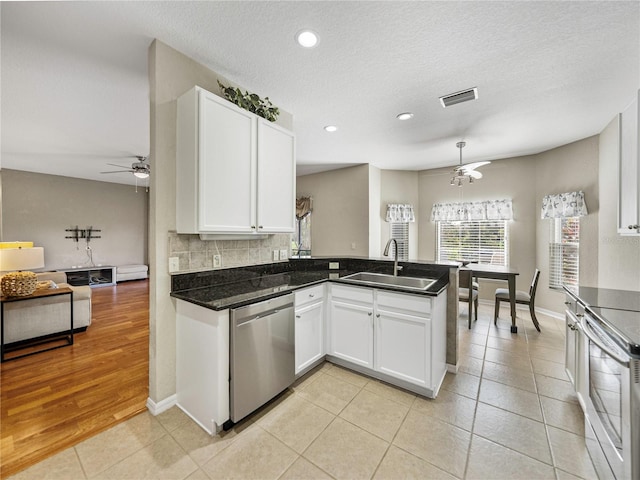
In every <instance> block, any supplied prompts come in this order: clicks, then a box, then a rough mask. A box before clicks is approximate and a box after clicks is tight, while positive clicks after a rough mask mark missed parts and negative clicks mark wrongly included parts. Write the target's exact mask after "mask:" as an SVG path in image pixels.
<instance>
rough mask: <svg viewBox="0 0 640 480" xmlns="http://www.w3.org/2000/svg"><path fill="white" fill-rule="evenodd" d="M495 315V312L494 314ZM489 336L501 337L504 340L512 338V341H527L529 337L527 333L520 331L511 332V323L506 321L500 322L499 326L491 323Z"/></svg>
mask: <svg viewBox="0 0 640 480" xmlns="http://www.w3.org/2000/svg"><path fill="white" fill-rule="evenodd" d="M492 315H493V314H492ZM489 337H495V338H501V339H504V340H511V341H512V342H525V343H526V341H527V338H526V336H525V335H521V334H518V333H511V324H508V325H507V323H506V322H505V323H504V324H498V326H494V325H493V324H492V325H491V328H489Z"/></svg>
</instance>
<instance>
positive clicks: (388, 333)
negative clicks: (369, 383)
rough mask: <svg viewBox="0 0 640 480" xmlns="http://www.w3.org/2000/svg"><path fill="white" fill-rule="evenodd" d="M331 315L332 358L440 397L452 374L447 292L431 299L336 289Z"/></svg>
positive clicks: (330, 348) (409, 295)
mask: <svg viewBox="0 0 640 480" xmlns="http://www.w3.org/2000/svg"><path fill="white" fill-rule="evenodd" d="M329 313H330V315H329V318H328V331H329V342H328V346H327V353H328V354H329V355H330V356H332V357H335V358H336V359H340V360H344V361H346V362H348V364H347V366H348V365H354V366H358V367H364V369H365V370H364V371H365V373H369V374H371V375H372V376H374V377H378V378H381V379H383V380H386V381H391V382H392V383H397V384H398V385H400V386H403V387H405V388H410V389H413V390H415V391H417V392H419V393H422V394H425V395H428V396H432V397H435V396H436V394H437V392H438V389H439V388H440V384H441V383H442V380H443V379H444V375H445V373H446V292H443V293H442V294H440V295H438V296H437V297H427V296H423V295H411V294H404V293H394V292H390V291H386V290H378V289H372V288H363V287H350V286H343V285H336V284H332V285H331V295H330V312H329ZM367 370H368V371H367ZM394 379H397V380H399V381H400V382H393V380H394ZM416 387H417V388H416Z"/></svg>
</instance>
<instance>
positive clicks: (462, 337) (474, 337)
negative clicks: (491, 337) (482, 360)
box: [458, 325, 487, 347]
mask: <svg viewBox="0 0 640 480" xmlns="http://www.w3.org/2000/svg"><path fill="white" fill-rule="evenodd" d="M458 342H460V343H461V344H462V343H467V344H474V345H480V346H481V347H484V346H485V345H486V344H487V335H486V334H484V333H479V332H476V331H474V330H469V329H468V328H466V325H465V328H462V329H460V330H459V333H458Z"/></svg>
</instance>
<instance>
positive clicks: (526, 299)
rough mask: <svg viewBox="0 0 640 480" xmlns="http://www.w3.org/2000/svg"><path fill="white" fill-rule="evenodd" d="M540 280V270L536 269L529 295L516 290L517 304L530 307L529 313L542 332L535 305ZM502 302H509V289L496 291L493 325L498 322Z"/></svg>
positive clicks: (537, 328)
mask: <svg viewBox="0 0 640 480" xmlns="http://www.w3.org/2000/svg"><path fill="white" fill-rule="evenodd" d="M539 278H540V270H538V269H537V268H536V271H535V272H534V274H533V280H532V281H531V286H530V287H529V293H527V292H523V291H522V290H516V303H519V304H521V305H529V313H531V320H532V321H533V324H534V325H535V327H536V330H538V331H540V324H539V323H538V319H537V318H536V311H535V303H536V289H537V288H538V279H539ZM500 302H507V303H508V302H509V289H508V288H498V289H496V309H495V312H494V314H493V324H494V325H495V324H496V323H497V322H498V313H499V312H500Z"/></svg>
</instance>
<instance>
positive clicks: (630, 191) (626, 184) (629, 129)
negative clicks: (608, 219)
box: [618, 91, 640, 235]
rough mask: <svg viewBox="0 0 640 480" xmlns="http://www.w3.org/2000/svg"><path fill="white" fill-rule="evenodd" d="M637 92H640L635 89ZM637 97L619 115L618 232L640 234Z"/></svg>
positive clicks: (639, 126) (639, 150)
mask: <svg viewBox="0 0 640 480" xmlns="http://www.w3.org/2000/svg"><path fill="white" fill-rule="evenodd" d="M638 94H639V95H640V91H639V92H638ZM638 106H639V102H638V97H636V98H635V99H634V101H633V102H632V103H631V105H629V107H627V109H626V110H625V111H624V112H622V113H621V114H620V165H619V168H618V179H619V190H618V233H620V234H623V235H638V234H640V149H639V148H638V141H639V140H640V133H639V129H640V120H639V116H640V109H639V108H638Z"/></svg>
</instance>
